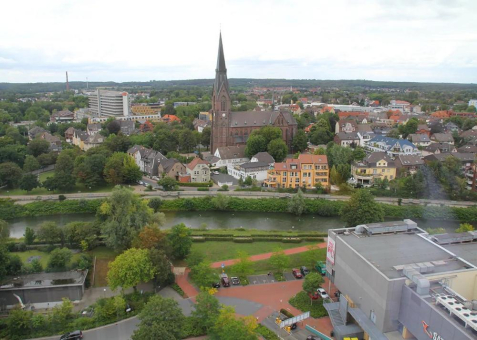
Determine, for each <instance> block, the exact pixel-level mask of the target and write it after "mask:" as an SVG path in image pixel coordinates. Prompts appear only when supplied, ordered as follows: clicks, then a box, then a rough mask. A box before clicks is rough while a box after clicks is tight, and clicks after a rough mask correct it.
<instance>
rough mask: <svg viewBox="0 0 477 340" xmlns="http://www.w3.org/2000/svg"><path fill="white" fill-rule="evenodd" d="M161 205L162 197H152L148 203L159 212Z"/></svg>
mask: <svg viewBox="0 0 477 340" xmlns="http://www.w3.org/2000/svg"><path fill="white" fill-rule="evenodd" d="M161 205H162V200H161V199H160V198H151V199H150V200H149V203H148V206H149V208H152V209H154V212H158V211H159V208H160V207H161Z"/></svg>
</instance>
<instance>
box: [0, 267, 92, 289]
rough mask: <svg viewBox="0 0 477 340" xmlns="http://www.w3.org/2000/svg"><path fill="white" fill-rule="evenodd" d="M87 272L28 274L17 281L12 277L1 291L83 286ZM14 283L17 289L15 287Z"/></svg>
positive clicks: (6, 281)
mask: <svg viewBox="0 0 477 340" xmlns="http://www.w3.org/2000/svg"><path fill="white" fill-rule="evenodd" d="M87 272H88V271H77V270H70V271H67V272H54V273H38V274H28V275H21V276H19V277H18V278H17V279H16V280H14V279H13V278H12V277H10V278H6V279H5V280H3V281H2V285H1V286H0V290H4V289H5V290H6V289H12V288H14V289H22V288H31V287H35V288H46V287H51V286H61V285H78V284H83V282H84V280H85V278H86V274H87ZM65 280H67V281H65ZM14 283H15V287H14V286H13V284H14Z"/></svg>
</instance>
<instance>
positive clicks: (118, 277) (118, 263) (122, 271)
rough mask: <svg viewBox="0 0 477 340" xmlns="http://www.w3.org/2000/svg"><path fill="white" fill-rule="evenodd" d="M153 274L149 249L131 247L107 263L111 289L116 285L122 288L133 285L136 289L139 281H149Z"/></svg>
mask: <svg viewBox="0 0 477 340" xmlns="http://www.w3.org/2000/svg"><path fill="white" fill-rule="evenodd" d="M154 274H155V269H154V266H153V264H152V262H151V259H150V258H149V251H148V250H147V249H136V248H131V249H128V250H126V251H125V252H124V253H122V254H121V255H118V256H117V257H116V258H115V259H114V261H113V262H110V263H109V270H108V275H107V280H108V285H109V287H110V288H111V290H115V289H116V288H118V287H121V288H122V289H127V288H130V287H133V288H134V290H136V286H137V285H138V284H139V283H141V282H149V281H151V280H152V278H153V277H154Z"/></svg>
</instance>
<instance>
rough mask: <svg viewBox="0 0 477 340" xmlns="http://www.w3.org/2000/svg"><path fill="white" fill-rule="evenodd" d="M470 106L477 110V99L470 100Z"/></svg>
mask: <svg viewBox="0 0 477 340" xmlns="http://www.w3.org/2000/svg"><path fill="white" fill-rule="evenodd" d="M469 106H473V107H475V108H476V109H477V99H471V100H469Z"/></svg>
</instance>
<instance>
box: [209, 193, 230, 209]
mask: <svg viewBox="0 0 477 340" xmlns="http://www.w3.org/2000/svg"><path fill="white" fill-rule="evenodd" d="M229 203H230V196H227V195H224V194H217V195H215V197H214V198H212V204H213V205H214V207H215V208H217V209H218V210H226V209H227V208H228V206H229Z"/></svg>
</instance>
